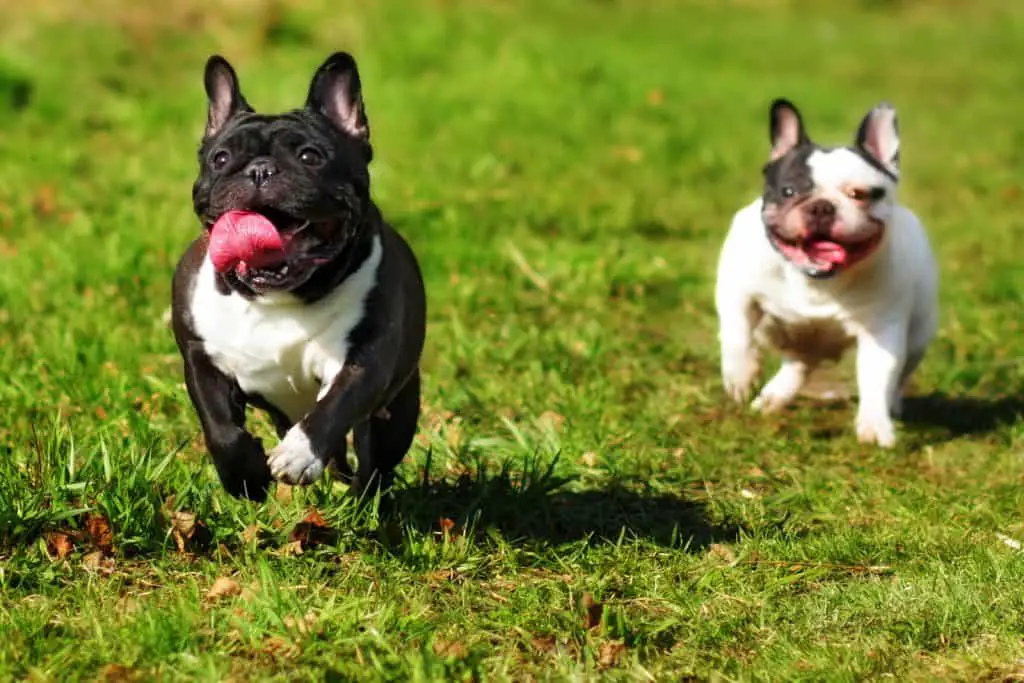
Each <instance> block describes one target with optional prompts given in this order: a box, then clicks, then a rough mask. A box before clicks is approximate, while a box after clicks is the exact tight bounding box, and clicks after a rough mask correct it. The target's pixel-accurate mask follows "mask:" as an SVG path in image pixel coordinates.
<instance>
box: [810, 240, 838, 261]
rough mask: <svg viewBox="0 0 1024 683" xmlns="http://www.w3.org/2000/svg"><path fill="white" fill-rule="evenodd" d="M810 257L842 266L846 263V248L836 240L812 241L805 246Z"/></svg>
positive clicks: (812, 259) (813, 259)
mask: <svg viewBox="0 0 1024 683" xmlns="http://www.w3.org/2000/svg"><path fill="white" fill-rule="evenodd" d="M805 251H806V252H807V256H808V258H810V260H811V261H814V262H817V263H831V264H833V265H837V266H841V265H843V264H845V263H846V249H844V248H843V245H841V244H836V243H835V242H826V241H824V240H823V241H821V242H812V243H811V244H809V245H807V247H806V248H805Z"/></svg>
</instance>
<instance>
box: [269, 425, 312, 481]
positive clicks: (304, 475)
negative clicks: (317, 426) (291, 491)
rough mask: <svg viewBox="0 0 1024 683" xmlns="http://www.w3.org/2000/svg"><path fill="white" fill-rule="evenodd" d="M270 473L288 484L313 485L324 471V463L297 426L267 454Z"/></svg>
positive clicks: (300, 427) (299, 426) (300, 426)
mask: <svg viewBox="0 0 1024 683" xmlns="http://www.w3.org/2000/svg"><path fill="white" fill-rule="evenodd" d="M267 464H268V465H269V466H270V473H271V474H272V475H274V478H275V479H277V480H278V481H283V482H284V483H286V484H298V485H305V484H312V483H313V482H314V481H316V480H317V479H318V478H319V477H320V475H321V474H323V471H324V463H323V461H322V460H320V458H318V457H317V456H316V454H315V453H314V452H313V446H312V444H310V442H309V437H308V436H306V433H305V432H304V431H303V430H302V425H301V424H297V425H295V426H294V427H292V428H291V429H289V430H288V433H287V434H285V435H284V438H283V439H281V443H279V444H278V445H277V446H276V447H274V448H272V449H271V450H270V452H269V453H267Z"/></svg>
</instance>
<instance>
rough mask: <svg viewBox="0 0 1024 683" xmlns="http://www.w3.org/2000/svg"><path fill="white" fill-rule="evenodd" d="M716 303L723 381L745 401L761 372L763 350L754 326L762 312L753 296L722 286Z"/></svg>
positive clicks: (730, 392) (735, 397) (732, 394)
mask: <svg viewBox="0 0 1024 683" xmlns="http://www.w3.org/2000/svg"><path fill="white" fill-rule="evenodd" d="M716 303H717V308H718V340H719V343H720V345H721V354H722V356H721V364H722V384H723V386H724V387H725V392H726V393H727V394H728V395H729V397H730V398H732V400H734V401H738V402H741V403H744V402H746V401H747V400H748V399H749V398H750V396H751V394H752V393H753V391H754V384H755V383H756V382H757V380H758V378H759V376H760V374H761V352H760V350H759V349H758V348H757V346H756V344H755V342H754V329H755V328H756V327H757V324H758V322H760V320H761V316H762V313H761V310H760V308H759V307H758V305H757V303H756V302H754V301H753V299H751V298H750V297H748V296H746V295H743V294H740V293H738V292H729V291H721V290H720V291H719V293H718V296H717V302H716Z"/></svg>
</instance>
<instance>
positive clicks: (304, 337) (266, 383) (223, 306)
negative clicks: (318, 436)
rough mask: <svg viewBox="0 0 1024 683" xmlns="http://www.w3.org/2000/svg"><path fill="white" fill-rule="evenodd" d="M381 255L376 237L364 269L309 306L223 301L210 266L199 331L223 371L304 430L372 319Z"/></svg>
mask: <svg viewBox="0 0 1024 683" xmlns="http://www.w3.org/2000/svg"><path fill="white" fill-rule="evenodd" d="M382 253H383V248H382V247H381V242H380V238H379V237H377V238H375V240H374V243H373V248H372V249H371V251H370V255H369V257H368V258H367V259H366V260H365V261H364V262H363V264H362V265H361V266H360V267H359V269H358V270H357V271H356V272H355V273H353V274H352V275H350V276H349V277H348V278H346V279H345V281H344V282H342V283H341V284H340V285H338V286H337V287H336V288H335V289H334V291H332V292H331V293H329V294H328V295H327V296H325V297H324V298H322V299H320V300H319V301H315V302H313V303H310V304H305V303H303V302H301V301H300V300H299V299H297V298H296V297H295V296H293V295H291V294H287V293H277V292H275V293H272V294H269V295H265V296H261V297H257V298H255V299H253V300H251V301H248V300H246V299H245V298H243V297H242V296H240V295H238V294H237V293H235V292H231V293H230V294H228V295H227V296H225V295H223V294H221V293H220V292H218V291H217V288H216V284H215V274H214V270H213V264H212V263H210V260H209V258H207V259H206V260H205V261H204V262H203V265H202V266H201V267H200V270H199V273H198V274H197V276H196V283H195V290H194V291H193V293H192V308H191V312H192V318H193V324H194V327H195V331H196V333H197V334H198V335H199V337H200V338H201V339H202V340H203V345H204V349H205V351H206V353H207V354H208V355H209V356H210V359H211V360H212V362H213V364H214V365H215V366H216V367H217V368H218V369H220V370H221V371H222V372H224V373H225V374H227V375H228V376H230V377H233V378H235V380H236V381H237V382H238V384H239V386H240V387H241V388H242V390H243V391H245V392H246V393H248V394H258V395H260V396H262V397H263V398H264V399H265V400H266V401H268V402H269V403H270V404H271V405H273V406H274V407H276V408H277V409H279V410H280V411H281V412H283V413H284V414H285V415H287V416H288V417H289V418H290V419H291V420H292V422H298V421H299V420H300V419H302V417H303V416H304V415H305V414H306V413H307V412H308V411H309V410H310V409H311V408H312V407H313V406H314V405H315V404H316V402H317V401H318V400H319V399H320V398H321V397H322V396H323V394H324V393H325V391H326V389H325V388H326V387H329V386H330V385H331V382H333V380H334V378H335V376H336V375H337V374H338V372H339V371H340V370H341V369H342V368H343V367H344V365H345V360H346V357H347V355H348V351H349V335H350V334H351V333H352V330H353V329H355V327H356V326H357V325H358V324H359V323H360V322H361V321H362V320H363V318H364V316H365V314H366V310H365V308H366V298H367V296H369V294H370V292H371V291H372V290H373V288H374V287H375V286H376V284H377V271H378V268H379V267H380V261H381V256H382Z"/></svg>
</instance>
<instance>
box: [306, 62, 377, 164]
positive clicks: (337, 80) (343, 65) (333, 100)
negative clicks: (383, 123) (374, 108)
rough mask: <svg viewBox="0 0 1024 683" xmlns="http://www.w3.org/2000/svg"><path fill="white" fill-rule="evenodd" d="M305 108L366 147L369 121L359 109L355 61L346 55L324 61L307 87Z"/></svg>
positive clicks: (360, 91) (361, 97) (360, 98)
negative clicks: (327, 120) (317, 113)
mask: <svg viewBox="0 0 1024 683" xmlns="http://www.w3.org/2000/svg"><path fill="white" fill-rule="evenodd" d="M306 107H307V108H308V109H311V110H313V111H316V112H319V113H320V114H323V115H324V116H326V117H327V118H328V119H329V120H330V122H331V123H333V124H334V126H335V127H336V128H338V129H339V130H341V131H342V132H343V133H345V134H346V135H348V136H350V137H352V138H355V139H356V140H359V141H360V142H363V143H364V144H365V145H366V147H367V149H368V150H369V148H370V122H369V121H368V120H367V118H366V108H365V107H364V106H363V92H362V87H361V85H360V83H359V69H358V68H357V67H356V60H355V58H353V57H352V55H350V54H349V53H347V52H335V53H334V54H333V55H331V56H330V57H328V58H327V61H325V62H324V63H323V64H322V65H321V66H320V68H319V69H317V70H316V73H315V74H313V80H312V82H311V83H310V84H309V96H308V97H307V98H306Z"/></svg>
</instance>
